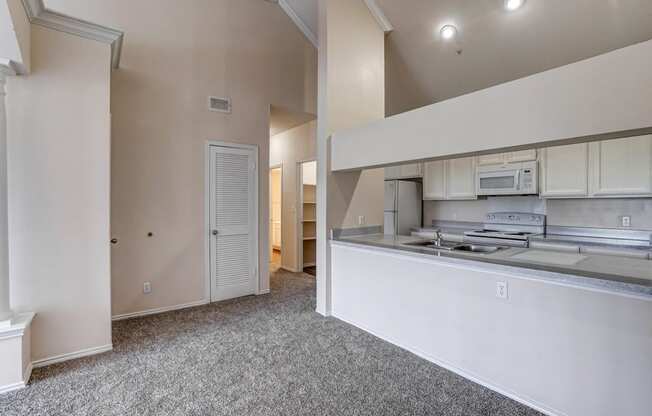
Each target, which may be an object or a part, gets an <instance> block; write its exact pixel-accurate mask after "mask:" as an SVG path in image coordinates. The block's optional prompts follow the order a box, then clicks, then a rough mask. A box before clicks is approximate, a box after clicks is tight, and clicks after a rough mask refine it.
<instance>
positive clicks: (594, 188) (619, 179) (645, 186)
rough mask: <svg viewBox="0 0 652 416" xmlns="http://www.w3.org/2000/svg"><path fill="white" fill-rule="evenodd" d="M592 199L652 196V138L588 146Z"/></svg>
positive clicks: (603, 142)
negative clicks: (600, 197) (595, 197)
mask: <svg viewBox="0 0 652 416" xmlns="http://www.w3.org/2000/svg"><path fill="white" fill-rule="evenodd" d="M590 152H591V153H590V165H591V181H590V192H591V195H593V196H598V197H599V196H603V197H609V196H649V195H652V136H650V135H648V136H639V137H632V138H628V139H618V140H606V141H602V142H597V143H591V144H590Z"/></svg>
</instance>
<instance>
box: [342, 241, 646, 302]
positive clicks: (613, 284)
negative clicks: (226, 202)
mask: <svg viewBox="0 0 652 416" xmlns="http://www.w3.org/2000/svg"><path fill="white" fill-rule="evenodd" d="M422 240H424V239H423V238H420V237H410V236H388V235H383V234H369V235H360V236H353V237H343V238H338V239H335V240H334V241H338V242H344V243H349V244H356V245H363V246H367V247H377V248H383V249H390V250H394V251H396V250H398V251H402V252H405V253H406V254H412V255H414V254H416V255H421V256H429V257H434V258H440V259H442V260H454V261H463V262H465V263H468V262H470V261H471V262H476V263H485V264H486V265H487V266H489V265H497V266H508V267H510V268H512V269H513V268H518V269H521V270H524V271H528V273H527V275H528V276H527V277H530V278H541V279H543V280H549V281H550V280H552V281H558V282H560V283H563V284H568V285H575V286H580V287H589V288H594V289H599V290H603V291H609V292H614V293H624V294H630V295H634V296H642V297H646V298H648V297H649V298H652V261H650V260H643V259H636V258H627V257H619V256H610V255H601V254H577V255H575V256H579V257H573V259H580V260H579V261H577V262H576V263H574V264H572V263H573V261H571V262H570V263H567V262H564V261H563V260H564V257H565V256H569V254H568V253H563V252H555V251H549V250H546V251H544V250H538V249H528V248H506V249H503V250H500V251H498V252H495V253H491V254H478V253H467V252H450V251H433V250H431V249H426V248H423V247H418V246H416V247H415V246H408V245H405V244H406V243H410V242H416V241H422ZM542 252H543V253H544V254H541V253H542ZM546 256H547V258H549V259H551V260H550V261H545V260H541V259H545V258H546ZM551 256H552V257H551ZM538 257H540V258H538Z"/></svg>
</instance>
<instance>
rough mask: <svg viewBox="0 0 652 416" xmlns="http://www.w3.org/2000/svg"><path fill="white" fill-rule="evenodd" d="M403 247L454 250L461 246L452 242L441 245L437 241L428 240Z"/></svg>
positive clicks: (444, 242) (406, 244)
mask: <svg viewBox="0 0 652 416" xmlns="http://www.w3.org/2000/svg"><path fill="white" fill-rule="evenodd" d="M403 245H405V246H411V247H422V248H429V249H431V250H453V249H454V248H455V247H457V246H458V245H459V243H454V242H452V241H442V242H441V243H439V244H437V243H436V242H435V241H432V240H427V241H415V242H412V243H405V244H403Z"/></svg>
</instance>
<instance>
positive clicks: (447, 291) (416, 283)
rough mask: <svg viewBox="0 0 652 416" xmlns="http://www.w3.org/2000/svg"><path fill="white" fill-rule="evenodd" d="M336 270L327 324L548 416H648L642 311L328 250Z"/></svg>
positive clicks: (418, 262) (557, 289)
mask: <svg viewBox="0 0 652 416" xmlns="http://www.w3.org/2000/svg"><path fill="white" fill-rule="evenodd" d="M332 260H333V263H332V264H333V274H332V278H333V315H334V316H335V317H338V318H340V319H343V320H344V321H347V322H350V323H352V324H354V325H356V326H358V327H360V328H362V329H365V330H367V331H369V332H372V333H373V334H375V335H377V336H379V337H381V338H383V339H385V340H388V341H390V342H393V343H395V344H397V345H399V346H402V347H403V348H406V349H408V350H410V351H412V352H414V353H416V354H418V355H420V356H422V357H424V358H426V359H428V360H430V361H433V362H435V363H438V364H440V365H443V366H445V367H447V368H449V369H452V370H453V371H456V372H458V373H460V374H463V375H464V376H465V377H469V378H472V379H474V380H475V381H477V382H480V383H483V384H485V385H489V386H490V387H492V388H494V389H497V390H499V391H500V392H502V393H503V394H507V395H509V396H510V397H513V398H516V399H518V400H520V401H523V402H525V403H528V404H529V405H531V406H536V407H538V408H539V409H543V410H547V411H548V412H549V413H550V414H553V415H559V416H562V415H564V416H587V415H591V416H613V415H623V416H625V415H627V416H641V415H646V414H649V410H650V402H649V395H650V392H651V391H652V354H650V351H652V326H651V325H650V316H652V301H650V300H641V299H634V298H628V297H624V296H620V295H612V294H605V293H599V292H594V291H589V290H586V289H577V288H571V287H564V286H558V285H553V284H551V283H545V282H541V281H532V280H527V279H523V278H521V277H520V275H518V274H513V275H510V274H506V273H505V272H489V271H487V268H486V267H484V266H483V267H460V266H452V265H446V264H443V263H441V262H438V261H437V260H434V259H433V260H431V259H425V258H424V259H421V258H418V259H416V258H412V257H408V256H404V255H400V254H387V253H378V252H377V251H374V250H368V249H365V248H351V247H343V246H341V245H339V246H338V245H337V244H336V243H335V244H334V245H333V249H332ZM399 281H400V284H397V282H399ZM497 281H505V282H507V284H508V290H509V299H508V300H501V299H498V298H496V296H495V293H496V282H497Z"/></svg>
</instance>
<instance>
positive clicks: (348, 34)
mask: <svg viewBox="0 0 652 416" xmlns="http://www.w3.org/2000/svg"><path fill="white" fill-rule="evenodd" d="M384 42H385V34H384V33H383V31H382V30H381V29H380V27H379V26H378V23H377V22H376V20H375V19H374V17H373V16H372V15H371V13H370V12H369V9H368V8H367V6H366V5H365V4H364V2H363V1H362V0H354V1H351V0H332V1H330V2H329V8H328V40H327V44H326V46H327V54H328V55H327V62H328V70H327V77H328V79H327V89H328V90H327V100H328V101H327V106H328V107H327V111H328V118H327V123H328V127H327V129H328V131H327V133H328V135H331V134H333V133H335V132H337V131H340V130H344V129H349V128H352V127H357V126H361V125H365V124H366V123H368V122H371V121H374V120H380V119H382V118H384V116H385V43H384ZM383 181H384V171H383V170H382V169H375V170H367V171H362V172H350V173H337V174H332V175H331V177H330V178H329V186H328V223H329V228H341V227H352V226H357V225H358V217H359V216H360V215H364V216H365V217H366V224H370V225H381V224H383V203H384V199H383V194H384V185H383Z"/></svg>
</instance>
